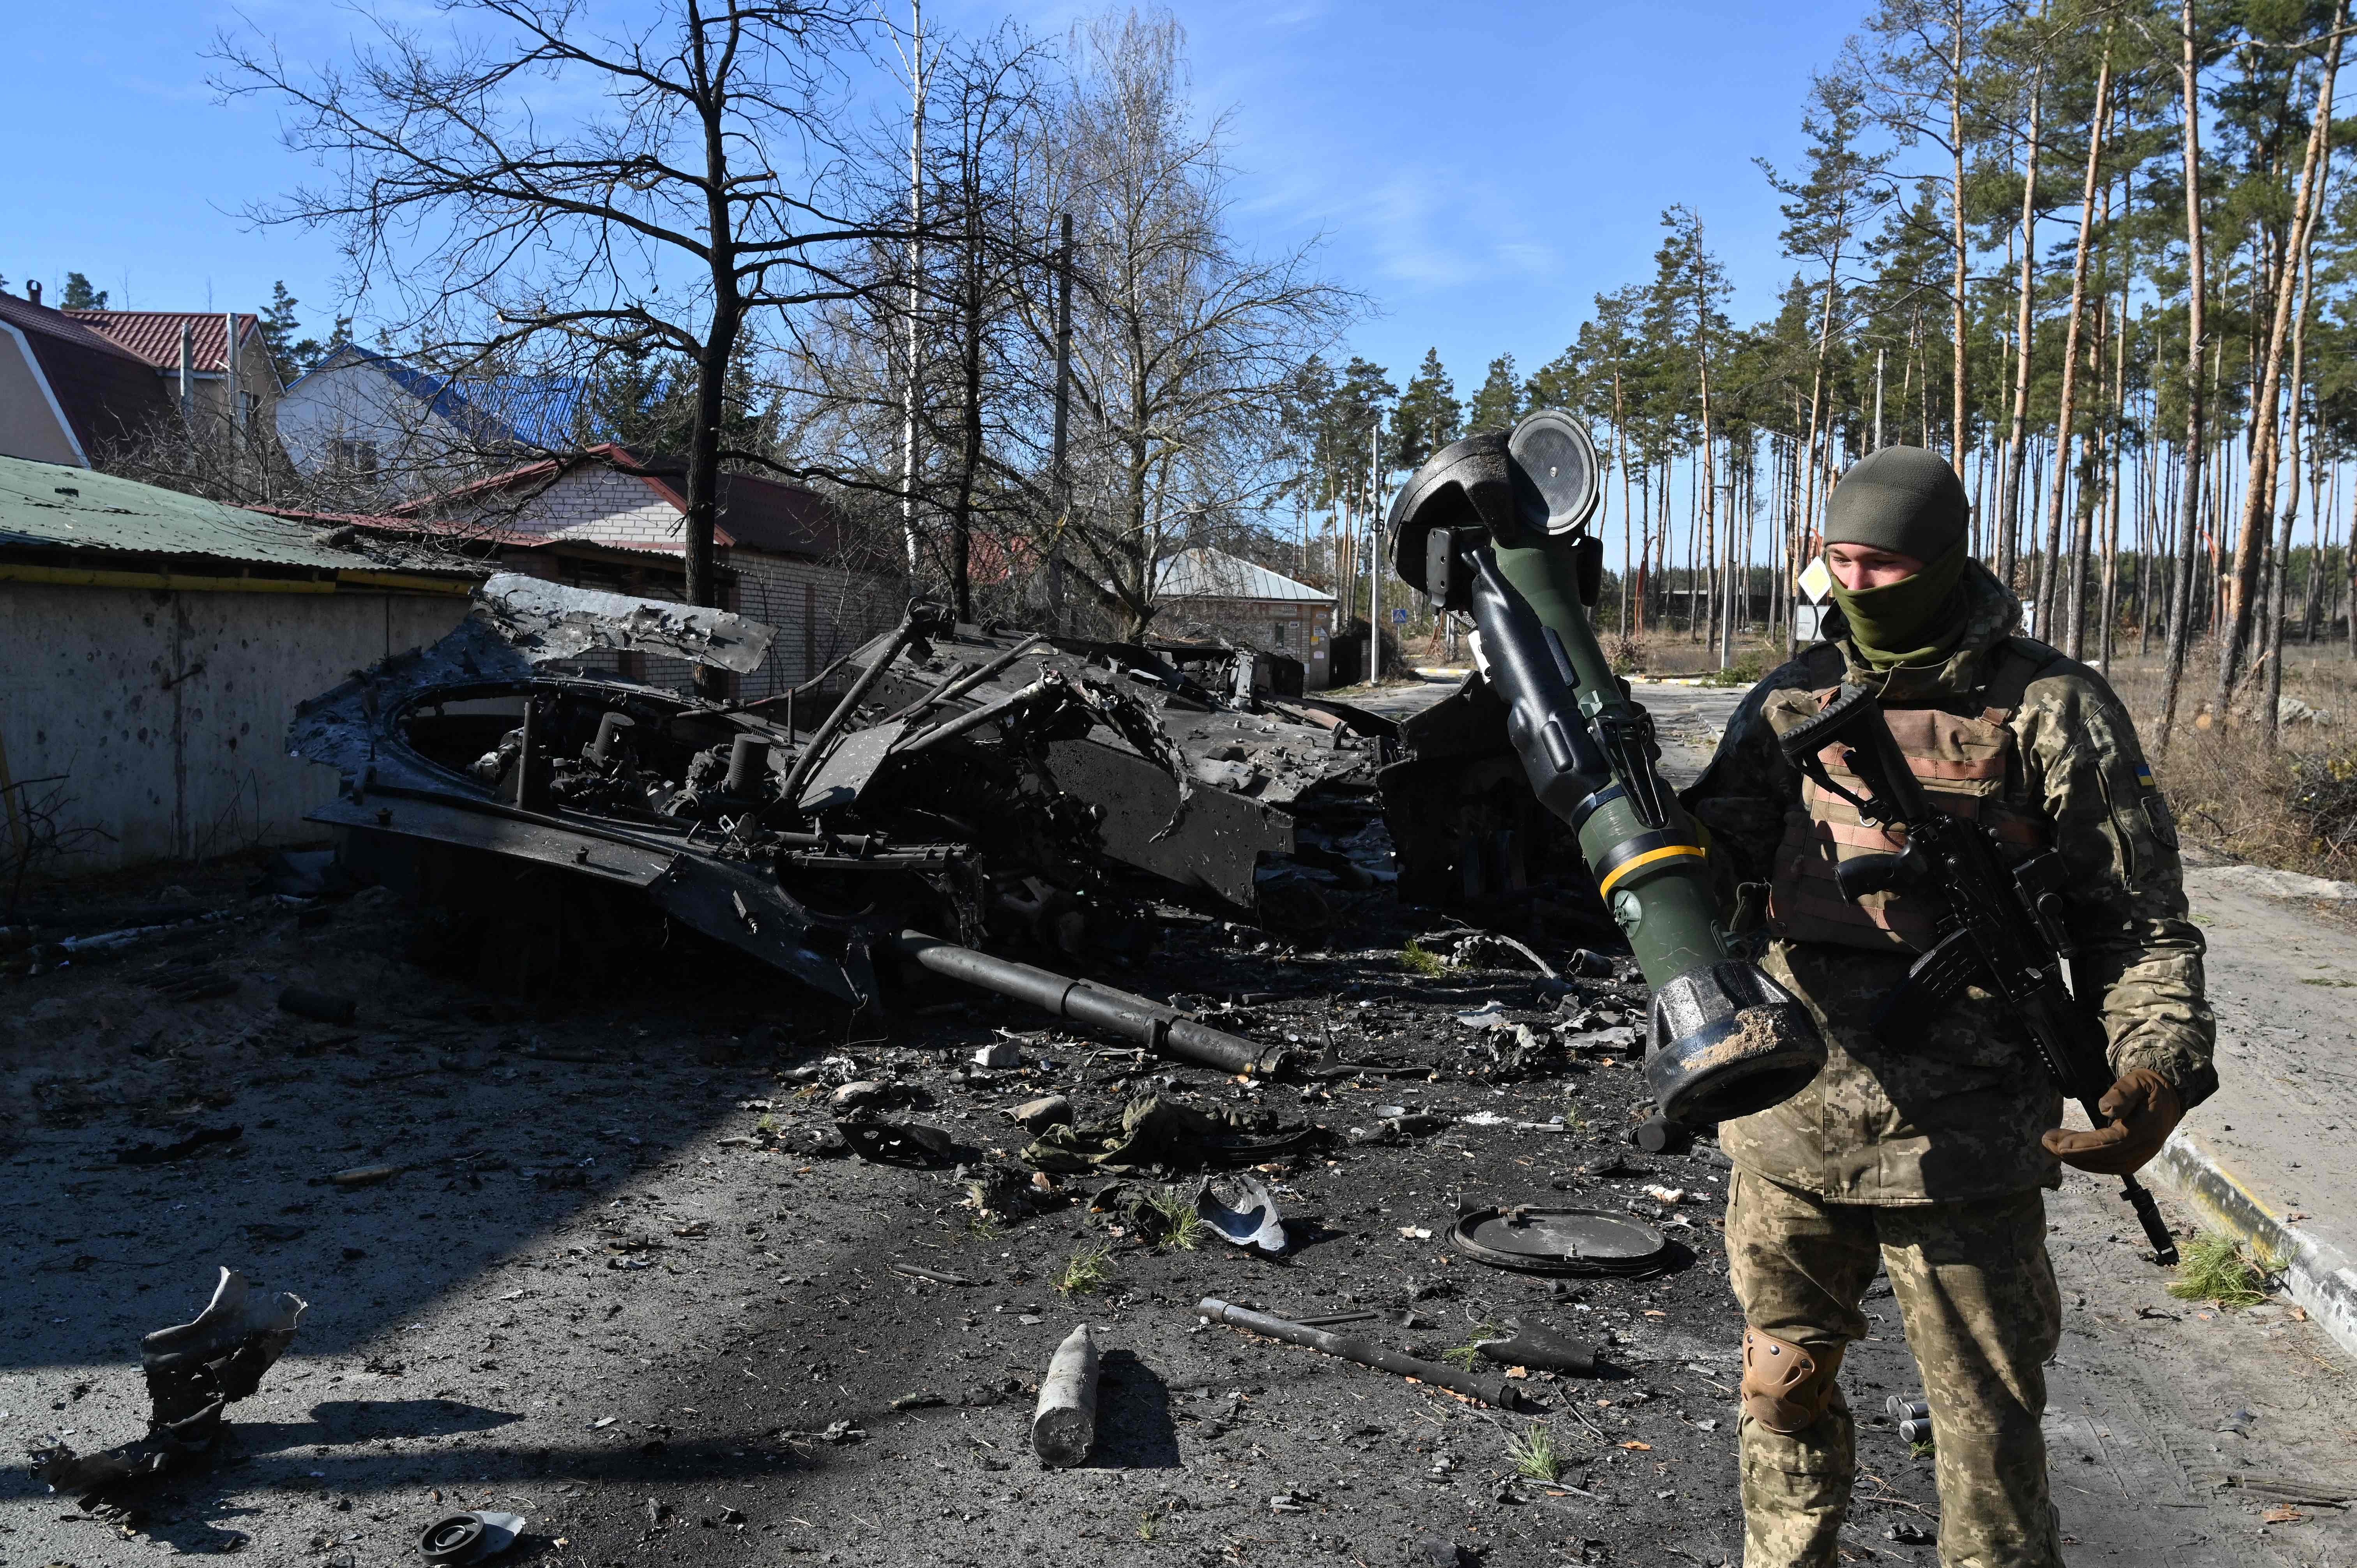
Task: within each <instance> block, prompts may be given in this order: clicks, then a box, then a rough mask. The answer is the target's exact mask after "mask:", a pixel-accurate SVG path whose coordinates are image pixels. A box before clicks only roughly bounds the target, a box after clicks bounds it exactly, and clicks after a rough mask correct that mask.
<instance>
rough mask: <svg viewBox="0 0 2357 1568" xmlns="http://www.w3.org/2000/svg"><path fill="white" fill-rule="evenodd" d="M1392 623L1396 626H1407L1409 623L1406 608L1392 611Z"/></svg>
mask: <svg viewBox="0 0 2357 1568" xmlns="http://www.w3.org/2000/svg"><path fill="white" fill-rule="evenodd" d="M1392 624H1393V625H1394V626H1405V625H1406V624H1407V611H1405V610H1404V609H1399V610H1394V611H1392Z"/></svg>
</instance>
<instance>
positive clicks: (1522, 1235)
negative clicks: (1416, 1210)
mask: <svg viewBox="0 0 2357 1568" xmlns="http://www.w3.org/2000/svg"><path fill="white" fill-rule="evenodd" d="M1449 1236H1450V1239H1451V1240H1454V1241H1455V1242H1456V1243H1457V1244H1458V1246H1459V1247H1462V1248H1463V1249H1464V1250H1465V1254H1466V1256H1468V1257H1469V1258H1471V1259H1472V1260H1473V1261H1474V1262H1477V1263H1488V1264H1490V1265H1491V1267H1492V1268H1500V1269H1521V1270H1523V1271H1524V1272H1525V1273H1537V1274H1636V1273H1644V1272H1645V1271H1647V1270H1648V1269H1654V1268H1659V1267H1660V1266H1661V1265H1662V1264H1663V1262H1666V1261H1667V1259H1668V1256H1669V1250H1670V1243H1669V1240H1668V1238H1666V1237H1664V1236H1663V1234H1662V1233H1661V1232H1660V1231H1659V1230H1655V1229H1653V1227H1652V1226H1650V1225H1647V1224H1645V1223H1643V1222H1642V1221H1641V1220H1636V1219H1630V1218H1628V1217H1627V1216H1626V1215H1620V1214H1607V1213H1605V1212H1603V1211H1602V1210H1601V1209H1595V1208H1540V1207H1538V1206H1537V1205H1535V1204H1528V1203H1518V1204H1514V1205H1512V1206H1511V1207H1508V1208H1468V1209H1466V1210H1465V1211H1464V1212H1463V1213H1462V1214H1460V1215H1459V1216H1458V1219H1457V1227H1456V1229H1455V1230H1452V1231H1450V1232H1449Z"/></svg>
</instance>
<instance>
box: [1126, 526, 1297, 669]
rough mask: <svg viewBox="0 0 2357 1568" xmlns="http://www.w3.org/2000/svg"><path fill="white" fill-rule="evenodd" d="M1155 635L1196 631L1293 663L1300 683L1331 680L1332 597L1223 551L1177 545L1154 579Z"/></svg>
mask: <svg viewBox="0 0 2357 1568" xmlns="http://www.w3.org/2000/svg"><path fill="white" fill-rule="evenodd" d="M1155 584H1156V597H1157V599H1158V600H1160V601H1161V604H1162V611H1161V614H1160V615H1159V616H1158V617H1157V618H1156V620H1155V628H1156V629H1157V631H1159V632H1164V633H1169V634H1177V633H1180V632H1183V631H1186V630H1191V629H1195V628H1200V629H1202V630H1206V631H1211V632H1216V633H1217V634H1219V635H1220V636H1222V637H1224V638H1226V639H1228V640H1229V641H1231V642H1233V643H1235V644H1237V645H1239V646H1240V647H1244V648H1254V649H1259V650H1263V651H1265V652H1269V653H1282V654H1284V655H1285V656H1286V658H1288V659H1297V660H1300V661H1301V665H1302V669H1303V671H1305V676H1304V679H1305V682H1306V684H1307V685H1308V689H1309V690H1311V691H1313V692H1322V691H1324V690H1325V689H1326V688H1327V687H1329V686H1330V685H1332V684H1333V683H1334V682H1333V660H1332V658H1331V654H1332V651H1333V628H1334V596H1333V595H1331V594H1329V593H1327V592H1325V591H1324V590H1322V589H1319V588H1313V587H1311V586H1310V585H1308V584H1307V583H1297V582H1296V581H1294V580H1293V579H1292V578H1290V577H1287V576H1286V575H1283V574H1281V573H1277V572H1272V571H1270V570H1269V569H1268V568H1267V567H1265V566H1256V565H1254V564H1253V563H1251V562H1249V561H1246V560H1243V559H1241V558H1240V557H1237V556H1234V555H1231V554H1229V553H1227V552H1225V551H1223V550H1211V549H1196V550H1182V551H1180V552H1179V553H1178V554H1176V555H1172V556H1169V557H1167V558H1166V559H1165V560H1164V561H1163V562H1162V564H1161V567H1160V569H1159V571H1158V572H1157V575H1156V577H1155Z"/></svg>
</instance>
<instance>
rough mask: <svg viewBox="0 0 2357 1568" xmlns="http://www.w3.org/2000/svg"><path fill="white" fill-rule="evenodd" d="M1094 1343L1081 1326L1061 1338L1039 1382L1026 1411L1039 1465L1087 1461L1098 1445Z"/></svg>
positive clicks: (1032, 1444) (1095, 1350)
mask: <svg viewBox="0 0 2357 1568" xmlns="http://www.w3.org/2000/svg"><path fill="white" fill-rule="evenodd" d="M1097 1372H1098V1357H1097V1342H1096V1338H1095V1337H1094V1336H1093V1335H1092V1334H1091V1333H1090V1332H1089V1326H1088V1325H1087V1324H1085V1323H1083V1324H1082V1325H1081V1326H1079V1327H1077V1328H1075V1329H1073V1330H1072V1331H1071V1333H1070V1334H1069V1335H1066V1336H1065V1337H1064V1342H1063V1343H1062V1344H1061V1345H1059V1346H1058V1347H1056V1354H1055V1357H1054V1359H1051V1360H1050V1361H1049V1363H1048V1374H1047V1376H1045V1377H1043V1378H1041V1379H1040V1380H1039V1405H1038V1407H1037V1408H1036V1409H1034V1410H1033V1412H1031V1452H1032V1453H1034V1454H1036V1455H1039V1461H1040V1463H1042V1464H1044V1465H1048V1466H1053V1467H1055V1468H1058V1469H1066V1468H1070V1467H1071V1466H1074V1465H1078V1464H1080V1463H1081V1462H1082V1460H1084V1459H1086V1458H1087V1457H1088V1456H1089V1450H1090V1449H1091V1448H1092V1447H1094V1446H1095V1445H1096V1440H1097Z"/></svg>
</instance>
